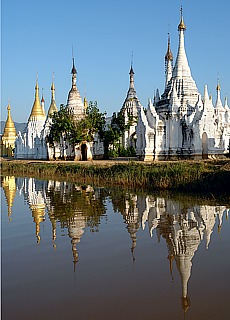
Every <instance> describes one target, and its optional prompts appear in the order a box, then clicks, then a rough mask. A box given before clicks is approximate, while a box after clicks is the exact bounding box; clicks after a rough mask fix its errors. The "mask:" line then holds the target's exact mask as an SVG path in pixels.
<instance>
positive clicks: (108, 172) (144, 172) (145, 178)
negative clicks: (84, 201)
mask: <svg viewBox="0 0 230 320" xmlns="http://www.w3.org/2000/svg"><path fill="white" fill-rule="evenodd" d="M1 174H2V175H9V174H10V175H17V176H19V175H22V176H32V177H36V178H42V179H54V180H56V179H58V178H61V179H62V180H63V179H65V180H67V181H70V182H81V183H88V184H92V185H102V186H118V187H126V188H134V189H135V188H137V189H146V190H172V191H182V192H191V193H196V194H197V193H202V194H205V193H209V194H211V195H213V197H215V196H218V197H225V198H229V199H230V187H229V185H230V160H229V159H224V160H199V161H189V160H180V161H162V162H141V161H133V160H129V159H125V158H124V159H122V160H121V159H119V160H92V161H79V162H74V161H61V160H59V161H42V160H33V159H31V160H15V159H5V158H2V159H1Z"/></svg>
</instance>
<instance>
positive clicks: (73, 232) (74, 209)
mask: <svg viewBox="0 0 230 320" xmlns="http://www.w3.org/2000/svg"><path fill="white" fill-rule="evenodd" d="M83 189H84V192H92V191H93V189H92V188H91V187H89V186H88V187H87V188H86V189H85V188H81V187H76V186H75V187H74V186H73V184H71V183H67V182H58V181H49V182H48V187H47V190H48V192H47V194H46V205H47V210H48V215H49V218H50V221H51V224H52V240H53V245H54V247H55V248H56V244H55V240H56V222H57V221H60V223H61V226H62V227H65V228H67V229H68V235H69V237H70V238H71V245H72V254H73V263H74V271H75V269H76V264H77V262H78V252H77V247H76V246H77V244H78V243H79V242H80V240H81V237H82V235H83V234H84V228H85V227H86V221H87V219H86V216H85V215H84V214H83V212H82V210H81V209H80V208H79V207H78V205H77V199H78V198H79V199H80V194H81V192H82V191H83ZM76 193H78V198H76V199H75V200H74V194H75V195H76ZM63 204H64V205H63ZM66 204H69V207H68V209H67V206H66Z"/></svg>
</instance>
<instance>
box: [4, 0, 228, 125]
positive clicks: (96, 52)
mask: <svg viewBox="0 0 230 320" xmlns="http://www.w3.org/2000/svg"><path fill="white" fill-rule="evenodd" d="M181 3H182V4H183V16H184V21H185V24H186V27H187V31H186V34H185V46H186V53H187V57H188V61H189V65H190V68H191V71H192V75H193V78H194V80H195V81H196V84H197V86H198V89H199V91H200V92H201V93H202V94H203V87H204V85H205V84H207V85H208V89H209V92H210V93H211V94H212V95H213V99H214V100H215V98H216V83H217V77H218V76H219V78H220V85H221V95H222V100H224V96H225V95H227V96H228V98H229V100H230V81H229V72H230V59H229V56H230V41H229V37H230V36H229V33H230V18H229V15H230V1H227V0H219V1H214V0H183V1H182V0H160V1H154V0H142V1H137V0H136V1H135V0H65V1H63V0H62V1H57V0H40V1H31V0H2V3H1V9H2V10H1V14H2V61H1V65H2V74H1V75H2V77H1V89H2V95H1V106H2V120H5V119H6V114H7V112H6V107H7V104H8V98H9V99H10V104H11V113H12V117H13V120H14V121H16V122H26V121H27V119H28V117H29V115H30V111H31V108H32V105H33V102H34V87H35V82H36V74H37V73H38V82H39V87H40V95H41V92H42V90H41V89H42V88H44V97H45V101H46V106H45V108H46V110H48V108H49V104H50V96H51V92H50V87H51V82H52V73H53V72H54V74H55V78H54V81H55V87H56V103H57V105H58V106H59V105H60V104H61V103H64V104H66V100H67V94H68V92H69V90H70V87H71V74H70V71H71V67H72V46H73V47H74V56H75V65H76V69H77V71H78V76H77V86H78V89H79V90H80V93H81V96H82V98H83V97H84V92H85V91H86V95H87V99H88V101H90V100H92V101H97V102H98V105H99V108H100V110H101V111H102V112H104V111H107V114H108V115H111V114H112V112H113V111H118V110H119V109H120V108H121V106H122V104H123V101H124V99H125V96H126V93H127V89H128V85H129V69H130V63H131V56H132V52H133V68H134V72H135V88H136V90H137V94H138V97H139V99H140V101H141V103H142V105H143V106H145V107H146V106H147V101H148V98H150V97H152V96H153V92H154V89H157V88H159V90H160V93H162V91H163V89H164V81H165V77H164V55H165V53H166V48H167V32H168V31H169V32H170V35H171V47H172V51H173V55H174V61H175V58H176V54H177V47H178V32H177V26H178V23H179V20H180V6H181ZM229 105H230V101H229Z"/></svg>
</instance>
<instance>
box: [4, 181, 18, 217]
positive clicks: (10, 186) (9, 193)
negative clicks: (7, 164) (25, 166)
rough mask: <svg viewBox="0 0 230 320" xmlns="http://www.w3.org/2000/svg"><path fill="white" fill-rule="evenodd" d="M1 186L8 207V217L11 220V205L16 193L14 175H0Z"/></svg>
mask: <svg viewBox="0 0 230 320" xmlns="http://www.w3.org/2000/svg"><path fill="white" fill-rule="evenodd" d="M2 188H3V190H4V193H5V197H6V202H7V207H8V217H9V220H10V221H11V220H12V218H11V214H12V207H13V203H14V198H15V195H16V182H15V177H14V176H5V177H2Z"/></svg>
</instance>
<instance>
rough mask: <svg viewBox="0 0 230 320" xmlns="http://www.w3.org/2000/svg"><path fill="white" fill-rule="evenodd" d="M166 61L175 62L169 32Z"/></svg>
mask: <svg viewBox="0 0 230 320" xmlns="http://www.w3.org/2000/svg"><path fill="white" fill-rule="evenodd" d="M165 61H173V54H172V51H171V48H170V34H169V32H168V49H167V52H166V55H165Z"/></svg>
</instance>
